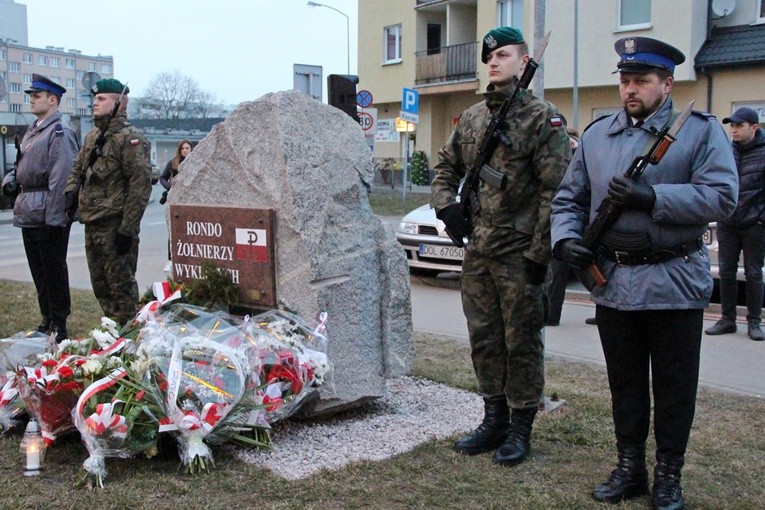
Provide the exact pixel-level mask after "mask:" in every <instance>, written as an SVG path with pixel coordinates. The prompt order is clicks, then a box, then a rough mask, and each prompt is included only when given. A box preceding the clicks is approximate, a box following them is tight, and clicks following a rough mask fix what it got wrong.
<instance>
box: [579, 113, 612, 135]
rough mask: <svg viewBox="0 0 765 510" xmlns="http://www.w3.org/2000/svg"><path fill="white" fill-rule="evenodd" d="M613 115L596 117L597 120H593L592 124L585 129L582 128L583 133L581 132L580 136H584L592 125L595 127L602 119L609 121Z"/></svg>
mask: <svg viewBox="0 0 765 510" xmlns="http://www.w3.org/2000/svg"><path fill="white" fill-rule="evenodd" d="M613 115H614V114H609V115H602V116H600V117H598V118H597V119H595V120H593V121H592V122H590V123H589V124H587V127H586V128H584V131H582V134H584V133H585V132H586V131H587V130H588V129H590V128H591V127H592V126H593V125H595V123H596V122H600V121H601V120H603V119H610V118H611V117H612V116H613Z"/></svg>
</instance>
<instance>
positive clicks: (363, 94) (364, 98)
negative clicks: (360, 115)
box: [356, 90, 372, 108]
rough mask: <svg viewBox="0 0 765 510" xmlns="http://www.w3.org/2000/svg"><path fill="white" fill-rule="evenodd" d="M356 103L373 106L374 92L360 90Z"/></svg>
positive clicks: (367, 106) (363, 106) (365, 106)
mask: <svg viewBox="0 0 765 510" xmlns="http://www.w3.org/2000/svg"><path fill="white" fill-rule="evenodd" d="M356 104H357V105H359V106H360V107H362V108H369V107H370V106H372V93H371V92H369V91H368V90H359V93H358V94H356Z"/></svg>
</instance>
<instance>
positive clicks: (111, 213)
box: [66, 112, 151, 237]
mask: <svg viewBox="0 0 765 510" xmlns="http://www.w3.org/2000/svg"><path fill="white" fill-rule="evenodd" d="M105 122H106V118H103V117H102V118H98V119H96V127H95V128H93V129H92V130H90V132H89V133H88V134H87V136H86V137H85V145H84V146H83V148H82V150H81V151H80V153H79V154H78V155H77V159H75V161H74V168H73V169H72V175H71V176H70V177H69V180H68V181H67V183H66V191H76V190H77V188H78V187H79V186H80V185H81V184H82V189H81V190H80V201H79V206H78V211H79V213H80V221H81V222H82V223H92V222H94V221H98V220H103V219H107V218H114V217H121V218H122V223H121V225H120V227H119V232H120V233H122V234H124V235H127V236H132V237H135V236H137V235H138V232H139V230H140V224H141V217H142V216H143V213H144V210H145V209H146V206H147V205H148V203H149V196H150V195H151V162H150V151H151V148H150V145H149V142H148V141H146V138H144V136H143V135H142V134H141V132H140V131H139V130H138V129H136V128H135V127H133V125H131V124H130V123H129V122H128V121H127V117H126V115H125V112H119V113H117V115H116V116H115V117H114V118H113V119H112V121H111V122H110V123H109V126H108V129H107V131H106V143H105V144H104V148H103V151H102V154H101V156H99V157H98V159H96V162H95V163H93V168H88V167H87V165H88V159H89V157H90V152H91V150H93V147H94V146H95V143H96V139H97V138H98V134H99V133H100V129H99V128H100V127H103V126H99V124H103V123H105Z"/></svg>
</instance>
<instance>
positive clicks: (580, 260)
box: [559, 239, 595, 269]
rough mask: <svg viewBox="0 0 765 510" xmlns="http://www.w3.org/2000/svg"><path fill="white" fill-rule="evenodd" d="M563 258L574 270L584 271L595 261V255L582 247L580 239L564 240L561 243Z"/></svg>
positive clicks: (560, 249) (560, 251)
mask: <svg viewBox="0 0 765 510" xmlns="http://www.w3.org/2000/svg"><path fill="white" fill-rule="evenodd" d="M559 254H560V256H561V258H562V259H563V260H564V261H565V262H566V264H568V265H569V266H571V267H573V268H574V269H583V268H585V267H587V266H589V265H590V264H592V262H593V261H594V260H595V255H593V253H592V252H591V251H590V250H588V249H587V248H585V247H584V246H582V241H581V240H580V239H564V240H563V241H561V242H560V248H559Z"/></svg>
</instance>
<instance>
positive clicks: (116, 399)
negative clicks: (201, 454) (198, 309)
mask: <svg viewBox="0 0 765 510" xmlns="http://www.w3.org/2000/svg"><path fill="white" fill-rule="evenodd" d="M115 326H116V325H115V324H114V323H113V322H112V321H110V320H109V319H105V318H104V319H102V329H100V330H98V329H96V330H93V331H92V332H91V336H92V338H93V339H94V340H95V341H96V342H97V343H98V345H99V347H101V349H100V350H98V351H95V352H93V353H92V354H91V356H90V358H89V359H88V361H87V362H86V363H85V364H83V365H82V367H81V370H82V371H83V373H84V375H86V376H96V375H99V376H101V375H103V377H101V378H100V379H98V380H93V381H92V382H91V383H90V384H89V385H88V386H87V387H86V388H85V390H84V391H83V392H82V395H80V398H79V399H78V401H77V405H76V406H75V408H74V409H73V410H72V419H73V421H74V424H75V426H76V427H77V430H79V432H80V436H81V438H82V441H83V443H85V446H86V448H87V449H88V453H89V454H90V456H89V457H88V459H86V460H85V462H84V463H83V467H84V469H85V472H86V479H88V478H91V477H92V478H93V480H94V483H95V485H97V486H98V487H103V479H104V477H105V476H106V461H105V458H106V457H120V458H127V457H130V456H133V455H135V454H137V453H139V452H147V451H152V450H154V451H156V445H157V438H158V430H157V424H156V422H155V421H154V420H153V419H152V418H151V412H150V411H149V409H150V407H151V404H150V402H148V401H146V400H145V399H144V396H145V395H144V394H141V391H140V389H138V388H136V385H135V384H132V383H130V382H129V381H130V379H131V377H132V379H133V380H140V378H141V377H143V373H142V372H140V373H138V375H136V373H135V372H134V369H136V368H137V365H136V364H135V362H134V361H135V358H136V357H135V351H136V349H135V348H133V344H132V341H131V340H129V339H126V338H124V337H122V336H120V335H119V333H118V332H117V331H116V327H115ZM86 343H87V341H80V342H79V345H82V344H86ZM117 353H119V354H120V355H119V356H116V354H117ZM105 372H106V375H104V373H105ZM120 383H121V384H120ZM155 410H156V408H155Z"/></svg>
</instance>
